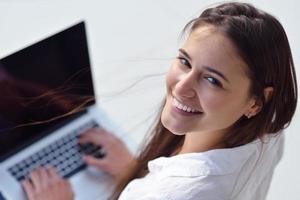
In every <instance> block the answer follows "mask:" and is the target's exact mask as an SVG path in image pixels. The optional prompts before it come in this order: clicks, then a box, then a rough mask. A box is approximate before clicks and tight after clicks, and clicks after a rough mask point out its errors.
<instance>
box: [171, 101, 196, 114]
mask: <svg viewBox="0 0 300 200" xmlns="http://www.w3.org/2000/svg"><path fill="white" fill-rule="evenodd" d="M173 102H174V103H173V104H174V106H176V108H178V109H180V110H183V111H185V112H191V113H195V112H198V111H197V110H196V109H194V108H191V107H188V106H186V105H183V104H181V103H180V102H179V101H177V99H175V98H174V101H173Z"/></svg>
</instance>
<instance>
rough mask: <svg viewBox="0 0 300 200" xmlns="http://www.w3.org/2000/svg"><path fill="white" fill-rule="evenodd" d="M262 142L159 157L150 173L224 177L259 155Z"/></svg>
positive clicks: (150, 167) (152, 163)
mask: <svg viewBox="0 0 300 200" xmlns="http://www.w3.org/2000/svg"><path fill="white" fill-rule="evenodd" d="M259 144H260V141H259V140H256V141H254V142H252V143H249V144H246V145H243V146H239V147H234V148H226V149H214V150H209V151H206V152H201V153H186V154H179V155H176V156H172V157H159V158H157V159H154V160H152V161H150V162H149V163H148V169H149V173H159V172H163V173H164V174H165V175H166V176H189V177H193V176H205V175H222V174H223V175H224V174H230V173H232V172H234V171H236V170H237V169H238V168H240V167H242V165H243V164H244V163H245V162H246V161H247V160H248V159H249V157H250V156H251V154H255V153H257V154H258V153H259V146H260V145H259Z"/></svg>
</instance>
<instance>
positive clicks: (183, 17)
mask: <svg viewBox="0 0 300 200" xmlns="http://www.w3.org/2000/svg"><path fill="white" fill-rule="evenodd" d="M213 2H216V1H207V0H206V1H205V0H197V1H196V0H184V1H183V0H163V1H162V0H160V1H158V0H157V1H141V0H126V1H116V0H110V1H102V0H85V1H80V0H51V1H46V0H0V8H1V12H0V57H4V56H6V55H8V54H10V53H12V52H14V51H16V50H18V49H21V48H23V47H25V46H27V45H29V44H32V43H33V42H36V41H38V40H40V39H42V38H44V37H45V36H48V35H49V34H52V33H54V32H57V31H59V30H61V29H63V28H65V27H67V26H70V25H72V24H74V23H76V22H78V21H79V20H81V19H84V20H86V22H87V29H88V36H89V43H90V53H91V59H92V64H93V67H94V72H95V82H96V92H97V94H98V97H99V100H100V102H101V106H102V107H103V108H104V109H105V110H106V111H107V112H108V113H109V114H110V116H111V117H112V118H113V119H114V120H115V121H116V122H117V123H118V124H120V125H121V126H122V127H123V129H124V130H125V131H127V132H128V134H130V135H131V136H132V138H133V139H134V140H135V141H136V144H138V143H139V142H140V141H141V138H142V136H143V134H144V132H145V131H146V130H147V128H148V126H149V124H150V122H151V120H152V119H153V116H154V115H153V114H154V111H155V109H156V108H157V106H158V103H159V101H160V99H162V97H163V94H164V76H157V77H154V78H149V79H146V80H144V81H142V82H140V83H139V84H138V85H136V86H135V87H134V88H132V89H130V90H127V91H126V92H125V93H123V94H120V95H116V94H117V93H118V92H119V91H121V90H122V89H125V88H126V87H127V86H129V85H130V84H131V83H133V82H134V81H136V80H139V79H140V78H142V77H143V76H145V75H149V74H153V73H163V72H166V71H167V69H168V67H169V64H170V62H171V59H172V58H173V57H174V56H175V52H176V50H177V48H178V45H179V43H178V36H179V34H180V31H181V29H182V28H183V26H184V24H185V23H186V22H187V21H188V20H189V19H191V18H192V17H193V16H196V15H197V14H199V12H200V11H201V10H202V9H203V8H205V7H206V6H207V5H209V4H211V3H213ZM248 2H250V3H253V4H254V5H256V6H258V7H260V8H262V9H264V10H266V11H268V12H270V13H272V14H274V15H275V16H277V17H278V18H279V19H280V21H281V22H282V24H283V26H284V27H285V29H286V32H287V34H288V37H289V40H290V44H291V48H292V52H293V55H294V59H295V65H296V68H297V69H296V70H297V71H298V76H300V75H299V71H300V69H299V64H300V58H299V55H300V38H299V33H300V26H299V22H298V21H297V20H299V19H300V13H299V12H298V10H297V9H298V8H299V7H300V3H299V1H296V0H285V1H281V0H273V1H267V0H252V1H248ZM299 83H300V81H299ZM299 122H300V117H299V109H298V111H297V113H296V116H295V119H294V122H293V123H292V125H291V126H290V128H288V131H287V134H286V135H287V137H286V150H285V155H284V158H283V160H282V162H281V163H280V164H279V166H278V168H277V170H276V173H275V176H274V179H273V183H272V185H271V188H270V193H269V197H268V200H282V199H300V193H299V191H298V190H297V189H298V188H299V187H297V186H298V185H299V182H300V175H298V169H300V161H299V159H297V155H296V152H297V150H298V151H299V145H298V144H300V135H299V134H298V135H297V130H298V131H299V130H300V123H299Z"/></svg>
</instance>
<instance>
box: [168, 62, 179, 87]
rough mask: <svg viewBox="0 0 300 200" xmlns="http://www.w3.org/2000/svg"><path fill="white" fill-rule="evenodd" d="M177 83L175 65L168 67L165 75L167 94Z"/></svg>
mask: <svg viewBox="0 0 300 200" xmlns="http://www.w3.org/2000/svg"><path fill="white" fill-rule="evenodd" d="M177 82H178V71H177V70H176V67H175V64H172V66H171V67H170V69H169V71H168V73H167V75H166V87H167V92H168V93H169V92H170V91H171V88H173V87H174V86H175V85H176V83H177Z"/></svg>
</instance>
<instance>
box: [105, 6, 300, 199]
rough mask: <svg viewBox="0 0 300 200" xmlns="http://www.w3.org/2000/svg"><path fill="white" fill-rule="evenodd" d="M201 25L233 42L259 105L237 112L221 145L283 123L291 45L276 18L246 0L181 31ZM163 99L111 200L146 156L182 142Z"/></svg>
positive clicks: (141, 169) (293, 88)
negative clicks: (268, 94)
mask: <svg viewBox="0 0 300 200" xmlns="http://www.w3.org/2000/svg"><path fill="white" fill-rule="evenodd" d="M207 24H209V25H213V26H214V27H215V28H216V29H217V30H219V31H220V32H221V33H223V34H224V35H225V36H226V37H227V38H228V39H229V40H230V41H231V42H232V44H233V45H235V47H236V49H237V50H238V53H239V56H240V57H241V58H242V59H243V60H244V62H245V63H246V64H247V66H248V69H247V75H248V76H249V78H250V80H251V86H250V95H254V96H255V97H256V98H257V99H258V100H259V101H260V102H261V103H262V105H263V107H262V110H261V111H260V112H259V113H258V114H257V115H255V116H254V117H252V118H250V119H248V118H246V117H245V116H242V117H241V118H240V119H239V120H238V121H237V122H236V123H234V124H233V125H232V126H231V127H230V131H229V132H228V134H227V135H226V136H225V138H224V141H223V143H224V144H225V147H226V148H231V147H236V146H240V145H244V144H247V143H249V142H252V141H253V140H255V139H258V138H262V137H263V136H264V135H266V134H276V133H278V132H279V131H280V130H282V129H284V128H286V127H287V126H288V125H289V124H290V122H291V119H292V117H293V115H294V112H295V110H296V104H297V96H298V94H297V82H296V73H295V68H294V63H293V58H292V54H291V49H290V46H289V42H288V38H287V36H286V33H285V31H284V29H283V27H282V25H281V24H280V22H279V21H278V20H277V19H276V18H275V17H273V16H272V15H270V14H268V13H266V12H263V11H261V10H259V9H257V8H255V7H253V6H252V5H250V4H247V3H237V2H233V3H224V4H221V5H219V6H216V7H213V8H208V9H206V10H204V11H203V12H202V14H201V15H200V16H199V17H197V18H195V19H193V20H191V21H190V22H189V23H188V24H187V25H186V26H185V27H184V30H183V32H184V33H188V34H190V33H192V32H193V31H194V30H196V29H197V28H199V27H200V26H205V25H207ZM269 86H270V87H273V94H272V98H271V99H270V100H269V101H267V100H266V99H265V96H264V88H266V87H269ZM164 103H165V101H164V102H163V104H162V107H161V108H160V111H159V114H158V116H157V119H156V122H155V125H154V128H153V130H152V131H151V132H150V133H151V134H150V138H147V143H146V145H145V147H144V148H143V150H142V151H141V153H140V154H139V156H138V158H137V163H136V164H134V165H133V166H131V167H130V168H129V169H128V170H127V172H126V173H125V174H124V175H123V176H122V177H121V178H120V179H119V182H118V185H117V188H116V190H115V192H114V194H113V195H112V197H111V199H117V198H118V197H119V195H120V193H121V191H122V190H123V189H124V187H125V186H126V185H127V184H128V183H129V182H130V181H131V180H133V179H135V178H140V177H143V176H145V175H146V174H147V173H148V169H147V163H148V161H150V160H152V159H155V158H157V157H160V156H171V155H172V154H173V153H174V151H176V150H177V149H178V148H179V147H180V146H181V145H182V144H183V139H184V137H183V136H177V135H174V134H172V133H171V132H170V131H168V130H167V129H166V128H165V127H163V125H162V123H161V121H160V115H161V112H162V108H163V106H164Z"/></svg>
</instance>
